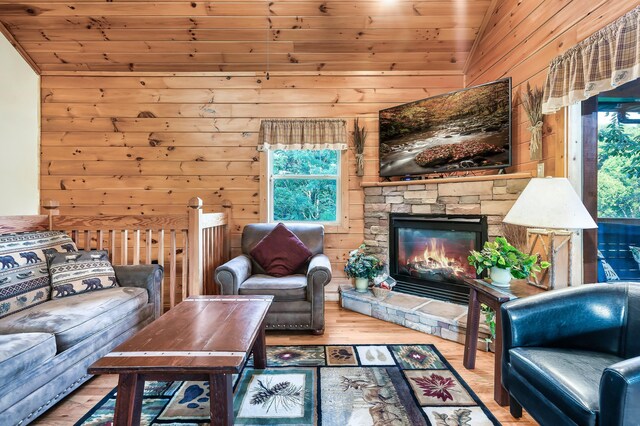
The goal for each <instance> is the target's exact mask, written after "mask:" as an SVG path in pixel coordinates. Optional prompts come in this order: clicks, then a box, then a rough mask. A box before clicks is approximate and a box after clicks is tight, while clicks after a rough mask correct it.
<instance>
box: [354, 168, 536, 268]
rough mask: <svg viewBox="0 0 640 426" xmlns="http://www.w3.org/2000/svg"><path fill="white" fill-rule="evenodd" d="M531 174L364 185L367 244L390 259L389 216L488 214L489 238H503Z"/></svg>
mask: <svg viewBox="0 0 640 426" xmlns="http://www.w3.org/2000/svg"><path fill="white" fill-rule="evenodd" d="M530 179H531V175H529V174H528V173H514V174H510V175H491V176H474V177H471V178H448V179H434V180H427V181H408V182H380V183H373V184H366V183H363V184H362V186H363V187H364V243H365V244H366V245H367V247H368V248H369V250H370V252H371V253H374V254H376V255H377V256H378V257H379V258H380V259H383V260H384V261H385V262H387V261H388V260H389V258H388V256H389V213H417V214H455V215H465V214H469V215H486V216H487V223H488V235H489V239H493V238H495V237H497V236H500V235H502V220H503V219H504V217H505V215H506V214H507V212H508V211H509V209H511V206H512V205H513V203H514V202H515V200H516V199H517V198H518V196H519V195H520V193H521V192H522V190H523V189H524V187H525V186H527V183H529V180H530Z"/></svg>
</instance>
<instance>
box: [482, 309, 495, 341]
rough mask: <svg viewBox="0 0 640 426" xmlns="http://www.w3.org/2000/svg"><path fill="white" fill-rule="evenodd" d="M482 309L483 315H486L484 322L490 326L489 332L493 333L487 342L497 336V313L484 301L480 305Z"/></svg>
mask: <svg viewBox="0 0 640 426" xmlns="http://www.w3.org/2000/svg"><path fill="white" fill-rule="evenodd" d="M480 310H481V312H482V315H484V322H485V323H486V324H487V326H489V332H490V333H491V337H490V338H487V339H486V340H487V342H491V341H492V340H493V339H495V338H496V313H495V312H494V310H493V309H491V308H490V307H488V306H487V305H485V304H484V303H483V304H481V305H480Z"/></svg>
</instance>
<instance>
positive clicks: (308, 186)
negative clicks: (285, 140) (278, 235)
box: [269, 149, 340, 222]
mask: <svg viewBox="0 0 640 426" xmlns="http://www.w3.org/2000/svg"><path fill="white" fill-rule="evenodd" d="M269 155H270V156H271V158H270V182H271V195H270V196H271V200H270V202H271V210H270V211H271V219H272V220H273V221H284V222H287V221H288V222H306V221H310V222H336V221H337V220H338V205H339V193H340V190H339V187H340V185H339V181H340V152H339V151H335V150H329V149H327V150H287V151H271V152H270V154H269Z"/></svg>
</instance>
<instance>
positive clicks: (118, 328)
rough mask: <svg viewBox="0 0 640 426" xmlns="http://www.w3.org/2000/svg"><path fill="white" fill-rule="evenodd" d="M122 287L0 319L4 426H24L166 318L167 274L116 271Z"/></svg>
mask: <svg viewBox="0 0 640 426" xmlns="http://www.w3.org/2000/svg"><path fill="white" fill-rule="evenodd" d="M114 270H115V273H116V278H117V281H118V284H119V287H115V288H107V289H102V290H98V291H91V292H86V293H81V294H78V295H73V296H69V297H63V298H58V299H52V300H47V301H44V302H43V303H39V304H37V305H35V306H31V307H28V308H26V309H23V310H20V311H19V312H15V313H11V314H9V315H7V316H4V317H2V318H0V383H1V386H0V425H25V424H28V423H30V422H32V421H33V420H35V419H36V418H37V417H38V416H39V415H41V414H42V413H43V412H44V411H46V410H47V409H48V408H50V407H51V406H53V405H54V404H55V403H57V402H58V401H60V400H61V399H62V398H64V397H65V396H66V395H68V394H69V393H71V392H72V391H73V390H75V389H76V388H77V387H78V386H80V385H81V384H82V383H84V382H85V381H87V380H88V379H89V378H90V377H91V376H90V375H88V374H87V368H88V367H89V366H90V365H91V364H92V363H93V362H95V361H96V360H98V359H99V358H101V357H102V356H103V355H105V354H106V353H108V352H110V351H111V350H112V349H113V348H114V347H115V346H117V345H119V344H120V343H122V342H124V341H125V340H127V339H128V338H129V337H131V336H132V335H133V334H135V333H136V332H137V331H138V330H140V329H142V328H143V327H144V326H145V325H147V324H149V323H150V322H152V321H153V320H154V319H156V318H158V317H159V316H160V314H161V305H160V289H161V283H162V277H163V270H162V267H161V266H158V265H136V266H114Z"/></svg>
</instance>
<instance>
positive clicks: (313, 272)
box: [307, 254, 331, 302]
mask: <svg viewBox="0 0 640 426" xmlns="http://www.w3.org/2000/svg"><path fill="white" fill-rule="evenodd" d="M329 282H331V262H329V258H328V257H327V256H326V255H324V254H316V255H315V256H313V257H312V258H311V260H310V261H309V268H308V269H307V300H308V301H309V302H313V300H314V299H315V300H320V299H322V300H324V287H325V286H326V285H327V284H329ZM318 297H319V298H320V299H318Z"/></svg>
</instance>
